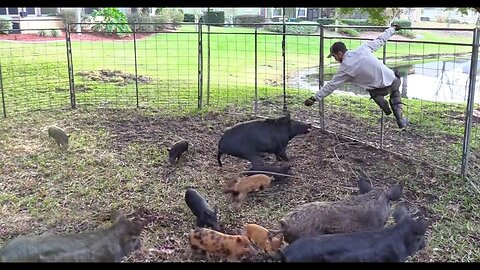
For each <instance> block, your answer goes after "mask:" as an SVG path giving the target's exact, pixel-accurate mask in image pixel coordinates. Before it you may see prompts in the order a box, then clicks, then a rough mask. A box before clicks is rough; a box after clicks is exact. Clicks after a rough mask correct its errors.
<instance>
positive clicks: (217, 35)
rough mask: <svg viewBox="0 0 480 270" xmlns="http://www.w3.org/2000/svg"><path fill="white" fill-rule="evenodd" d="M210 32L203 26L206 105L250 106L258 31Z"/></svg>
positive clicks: (212, 28) (231, 29)
mask: <svg viewBox="0 0 480 270" xmlns="http://www.w3.org/2000/svg"><path fill="white" fill-rule="evenodd" d="M208 28H209V27H208V26H204V27H203V31H202V32H203V37H202V41H203V52H202V55H203V67H202V73H203V99H204V103H205V104H208V105H211V106H225V105H226V104H232V105H233V104H248V105H249V106H250V105H251V104H253V101H254V99H255V35H254V31H255V30H254V29H253V28H242V27H238V28H237V27H227V26H225V27H215V26H210V29H208ZM209 57H210V60H209V59H208V58H209ZM252 111H253V107H252Z"/></svg>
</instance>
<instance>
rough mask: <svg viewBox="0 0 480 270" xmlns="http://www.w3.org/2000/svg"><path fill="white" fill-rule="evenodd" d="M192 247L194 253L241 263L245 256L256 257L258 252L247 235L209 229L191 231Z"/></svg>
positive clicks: (208, 257)
mask: <svg viewBox="0 0 480 270" xmlns="http://www.w3.org/2000/svg"><path fill="white" fill-rule="evenodd" d="M189 239H190V247H191V249H192V251H201V252H202V253H205V254H206V255H207V259H208V260H210V255H216V256H221V257H224V258H226V259H227V261H231V262H233V261H240V259H241V258H242V257H243V256H245V255H252V254H253V255H255V254H257V251H256V250H255V248H254V247H253V245H252V242H250V240H249V239H248V237H247V236H245V235H228V234H224V233H221V232H217V231H214V230H211V229H207V228H197V229H194V230H191V231H190V235H189Z"/></svg>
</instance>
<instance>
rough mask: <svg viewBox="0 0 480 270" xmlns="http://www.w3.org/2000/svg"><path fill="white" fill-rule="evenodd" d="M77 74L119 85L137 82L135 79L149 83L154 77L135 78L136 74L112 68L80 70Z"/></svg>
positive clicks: (141, 76)
mask: <svg viewBox="0 0 480 270" xmlns="http://www.w3.org/2000/svg"><path fill="white" fill-rule="evenodd" d="M77 75H79V76H82V77H85V78H87V79H89V80H92V81H99V82H105V83H115V84H116V85H118V86H125V85H127V84H131V83H135V80H137V79H138V82H139V83H143V84H148V83H151V82H152V81H153V79H152V78H150V77H147V76H143V75H140V76H138V78H135V75H134V74H130V73H126V72H123V71H120V70H110V69H101V70H99V71H80V72H77Z"/></svg>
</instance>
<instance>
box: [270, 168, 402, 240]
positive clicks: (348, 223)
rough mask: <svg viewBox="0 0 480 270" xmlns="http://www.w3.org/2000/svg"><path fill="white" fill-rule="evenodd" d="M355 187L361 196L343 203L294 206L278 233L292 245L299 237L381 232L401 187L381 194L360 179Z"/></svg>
mask: <svg viewBox="0 0 480 270" xmlns="http://www.w3.org/2000/svg"><path fill="white" fill-rule="evenodd" d="M359 187H360V191H361V194H359V195H356V196H352V197H349V198H347V199H346V200H343V201H336V202H311V203H306V204H302V205H299V206H297V207H296V208H295V209H293V210H292V211H290V212H289V213H288V214H287V215H285V217H283V218H282V219H281V220H280V225H281V229H280V230H279V231H278V232H282V233H283V235H284V238H285V241H286V242H288V243H292V242H293V241H295V240H296V239H298V238H300V237H307V236H316V235H319V234H333V233H348V232H356V231H363V230H369V229H377V228H382V227H383V226H385V223H386V222H387V220H388V218H389V216H390V202H391V201H398V200H399V199H400V197H401V195H402V189H403V188H402V185H396V186H394V187H391V188H389V189H388V190H387V191H384V190H383V189H381V188H373V187H372V186H371V185H370V184H369V183H368V182H367V181H366V180H365V179H364V178H363V177H360V178H359ZM362 192H363V193H362Z"/></svg>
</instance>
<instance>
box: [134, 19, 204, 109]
mask: <svg viewBox="0 0 480 270" xmlns="http://www.w3.org/2000/svg"><path fill="white" fill-rule="evenodd" d="M146 26H147V25H142V24H137V28H140V30H137V31H136V36H139V37H140V38H139V39H137V40H136V58H137V72H138V91H139V106H140V107H154V108H168V110H183V109H194V108H197V99H198V33H197V32H196V29H195V26H194V25H188V26H183V27H182V28H181V31H173V30H174V29H168V28H167V27H168V26H167V25H161V24H155V25H153V26H154V27H155V28H154V29H151V30H152V31H147V30H148V29H147V28H146ZM169 30H170V31H171V32H170V31H169ZM154 31H155V32H154Z"/></svg>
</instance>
